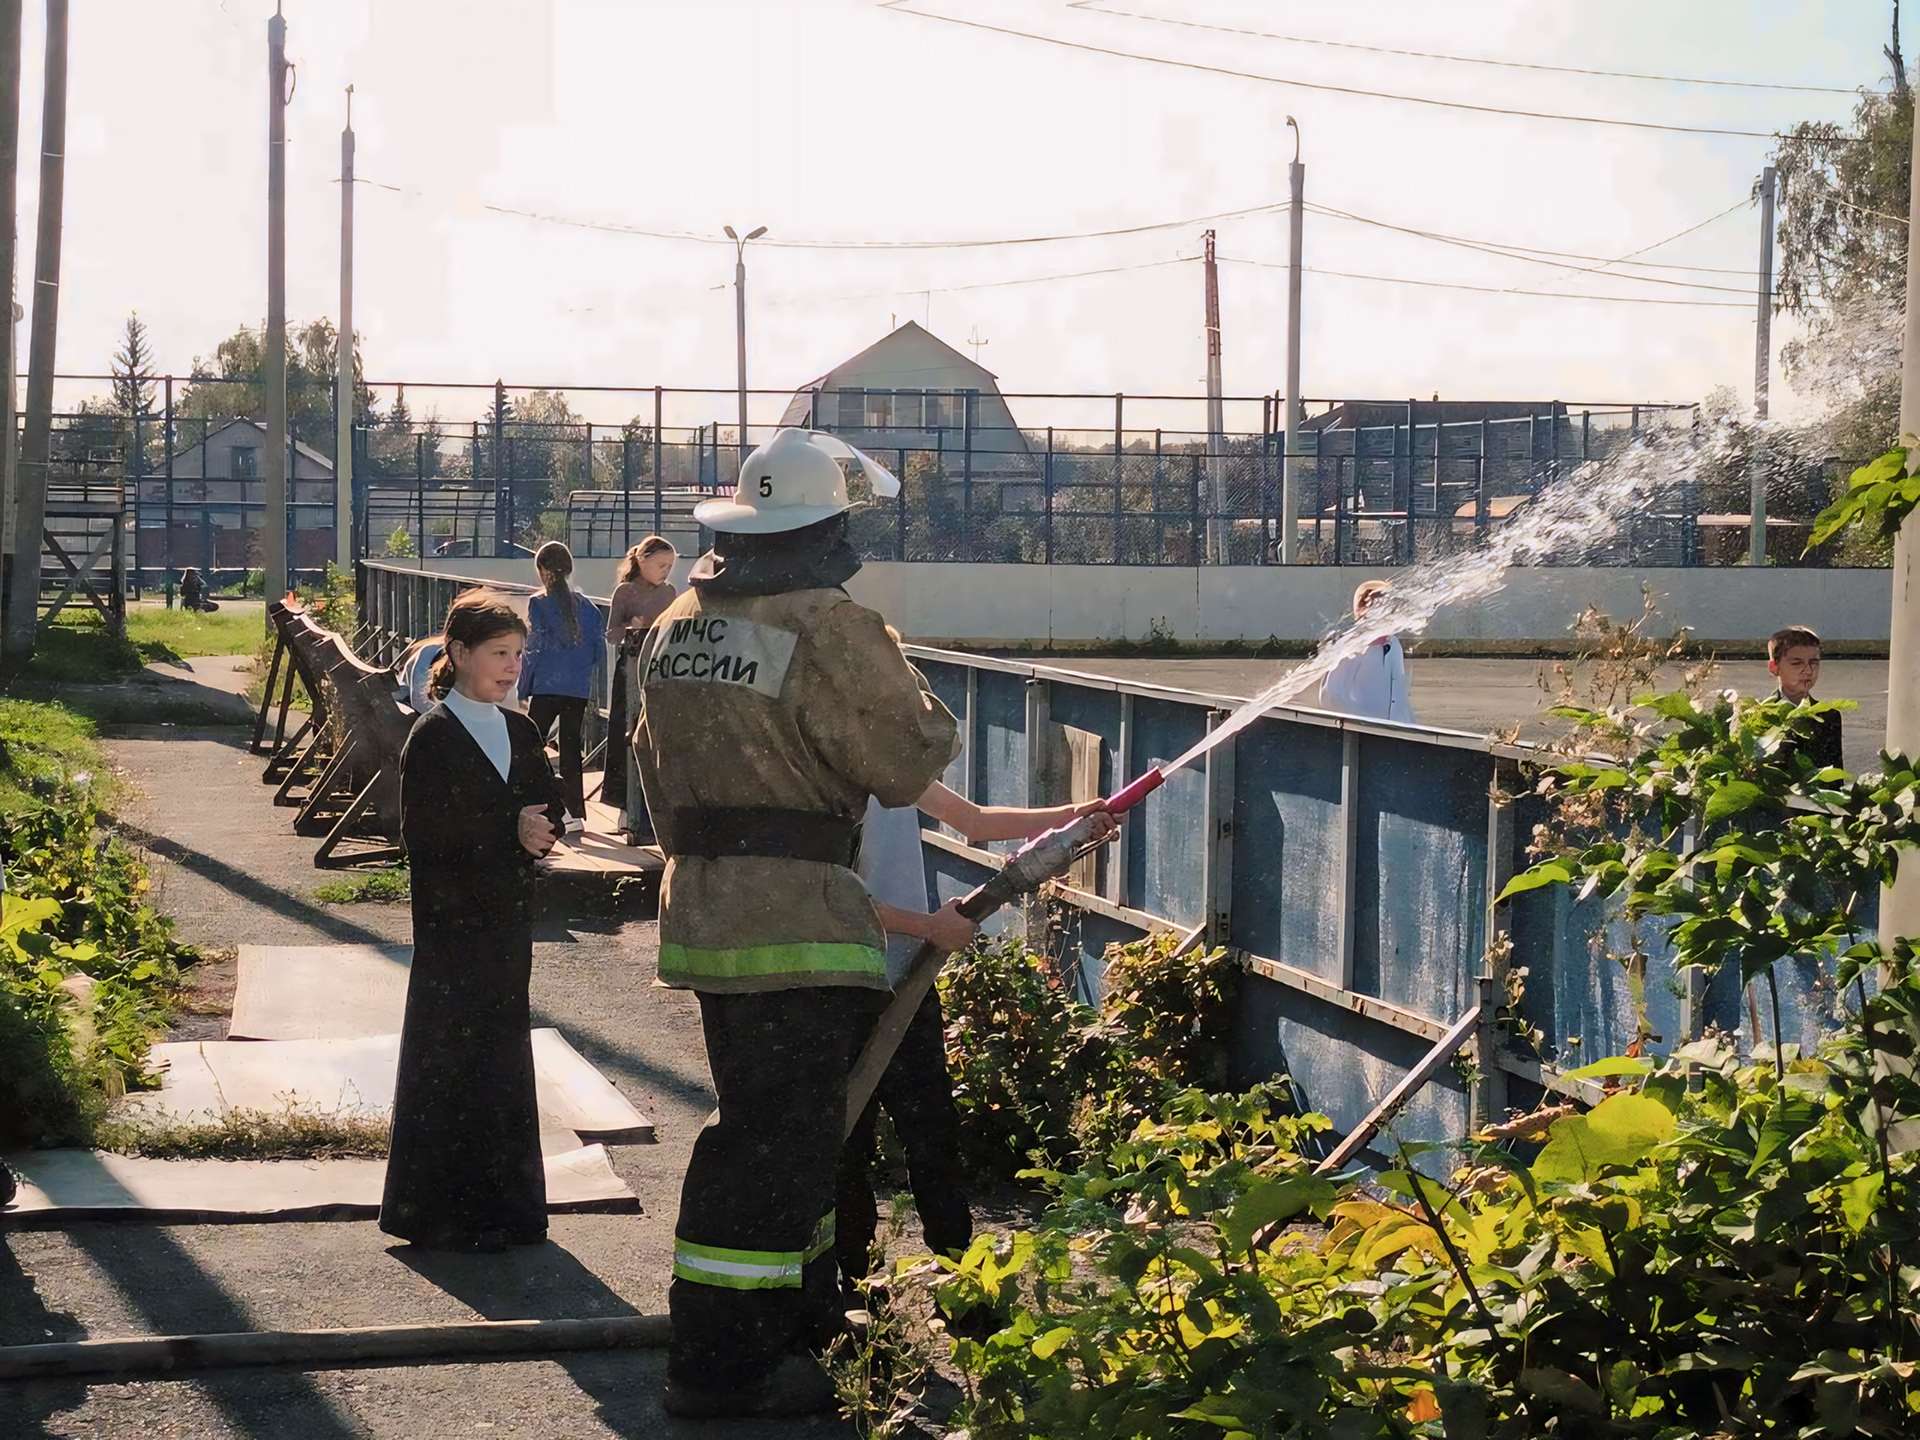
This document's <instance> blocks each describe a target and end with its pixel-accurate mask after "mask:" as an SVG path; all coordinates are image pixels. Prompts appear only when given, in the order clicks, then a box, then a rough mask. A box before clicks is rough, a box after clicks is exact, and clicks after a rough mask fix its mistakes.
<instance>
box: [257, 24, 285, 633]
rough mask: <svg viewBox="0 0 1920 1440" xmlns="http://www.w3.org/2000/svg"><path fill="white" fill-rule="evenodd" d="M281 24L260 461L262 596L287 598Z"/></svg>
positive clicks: (273, 48)
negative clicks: (263, 432)
mask: <svg viewBox="0 0 1920 1440" xmlns="http://www.w3.org/2000/svg"><path fill="white" fill-rule="evenodd" d="M287 70H288V66H287V22H286V19H285V17H284V16H282V15H281V14H280V10H279V7H278V6H277V5H276V6H275V8H274V12H273V16H272V18H270V19H269V20H268V21H267V335H266V341H265V343H264V345H263V346H262V351H261V357H260V369H261V380H262V383H263V384H264V386H265V388H266V398H267V446H266V450H267V453H266V454H265V455H264V456H263V457H261V458H262V460H263V462H264V463H263V464H262V466H261V469H260V474H261V478H262V481H263V484H262V487H261V488H262V490H263V491H264V498H265V500H266V505H265V507H264V509H263V511H262V514H261V531H262V533H261V541H260V561H261V568H262V579H263V582H264V583H263V589H262V592H261V593H262V594H264V595H265V596H266V597H267V601H268V603H269V604H271V603H272V602H273V601H275V600H278V599H279V598H280V597H281V596H282V595H284V594H286V593H287Z"/></svg>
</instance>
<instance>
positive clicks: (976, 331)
mask: <svg viewBox="0 0 1920 1440" xmlns="http://www.w3.org/2000/svg"><path fill="white" fill-rule="evenodd" d="M992 343H993V342H992V341H991V340H989V339H987V337H986V336H984V335H982V334H981V333H980V327H979V326H978V325H969V326H968V327H967V345H968V347H969V348H970V349H971V350H972V351H973V363H974V364H976V365H978V364H979V363H980V352H981V351H982V350H984V349H986V347H987V346H989V345H991V344H992Z"/></svg>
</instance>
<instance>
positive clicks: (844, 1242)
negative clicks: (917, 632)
mask: <svg viewBox="0 0 1920 1440" xmlns="http://www.w3.org/2000/svg"><path fill="white" fill-rule="evenodd" d="M896 638H897V637H896ZM1105 803H1106V802H1105V801H1102V800H1090V801H1086V802H1084V803H1082V804H1079V805H1057V806H1053V807H1051V808H1043V809H1031V810H1028V809H1020V808H1017V807H1014V806H1003V805H976V804H974V803H973V802H972V801H971V800H968V799H967V798H966V797H965V796H963V795H960V794H957V793H955V792H954V791H952V790H949V789H948V788H947V787H946V786H945V785H942V784H941V783H940V782H939V781H938V780H936V781H934V782H933V784H931V785H929V786H928V787H927V789H926V793H925V794H923V795H922V796H921V797H920V799H919V801H918V802H917V803H915V804H913V805H901V806H891V807H890V806H886V805H882V804H881V803H880V801H879V800H878V799H877V798H875V797H873V796H869V797H868V798H867V815H866V820H865V822H864V824H863V825H862V826H861V833H860V853H859V857H858V860H857V862H856V863H857V865H858V870H859V875H860V878H861V880H862V881H863V882H865V884H866V887H867V893H868V895H869V896H871V897H872V900H873V907H874V910H875V911H876V912H877V913H878V914H879V916H880V924H881V925H882V927H883V928H884V929H885V930H886V932H887V981H888V983H889V984H891V985H898V984H900V982H901V981H903V980H904V979H906V976H907V972H908V970H909V969H910V968H911V967H912V964H913V959H914V956H915V955H917V954H918V953H919V950H920V942H921V941H923V940H931V941H933V942H934V943H936V944H937V945H939V946H940V948H941V949H943V950H946V951H949V952H951V951H957V950H964V949H966V947H967V945H968V944H969V943H970V942H971V941H972V939H973V935H974V926H973V922H972V921H971V920H968V919H967V918H966V916H964V915H962V914H960V912H959V911H958V910H957V909H956V908H955V906H954V902H951V901H949V902H948V903H947V904H945V905H942V906H939V907H938V908H934V906H933V904H932V896H931V895H930V894H929V893H928V886H927V871H926V861H925V859H924V858H923V855H922V850H921V840H920V812H921V811H923V810H924V811H925V812H926V813H927V814H929V815H931V816H932V817H933V818H934V819H936V820H938V821H940V822H941V823H942V824H946V825H951V826H952V827H953V828H954V829H956V830H958V831H959V832H960V833H961V834H962V835H964V836H966V838H967V839H968V840H969V841H972V842H973V843H975V844H979V843H981V842H984V841H987V840H1019V839H1025V838H1026V837H1027V836H1029V835H1038V834H1039V833H1040V832H1041V831H1043V830H1051V829H1052V828H1053V827H1054V826H1056V825H1064V824H1066V823H1067V822H1069V821H1071V820H1077V819H1078V818H1080V816H1082V815H1092V814H1099V813H1100V807H1101V806H1102V805H1104V804H1105ZM1102 819H1103V821H1104V823H1103V824H1101V825H1100V826H1099V827H1098V829H1099V833H1100V838H1102V839H1107V838H1110V837H1111V836H1112V835H1113V834H1114V833H1115V831H1116V830H1117V829H1118V828H1119V822H1117V821H1115V820H1114V819H1113V818H1112V817H1111V816H1103V817H1102ZM929 912H931V913H929ZM878 1013H879V1011H878V1008H876V1010H875V1015H876V1017H877V1016H878ZM881 1108H884V1109H885V1110H886V1111H887V1113H888V1114H889V1115H890V1116H891V1117H892V1118H893V1123H894V1129H895V1131H896V1133H898V1135H899V1136H900V1140H901V1143H902V1144H903V1146H904V1147H905V1149H906V1152H907V1179H908V1184H909V1186H910V1188H911V1189H912V1191H913V1197H914V1202H915V1204H916V1206H917V1207H918V1209H919V1212H920V1224H921V1228H922V1231H923V1232H924V1237H925V1240H926V1244H927V1247H928V1248H929V1249H930V1250H934V1251H936V1252H939V1253H941V1254H949V1255H958V1254H961V1253H962V1252H964V1251H965V1250H966V1248H967V1246H968V1245H969V1244H970V1243H971V1242H972V1240H973V1212H972V1211H971V1210H970V1209H969V1208H968V1204H967V1185H966V1175H965V1173H964V1171H963V1170H962V1167H961V1159H960V1133H959V1132H960V1116H959V1112H958V1111H957V1110H956V1109H955V1108H954V1101H953V1081H952V1080H951V1079H950V1078H949V1077H948V1074H947V1052H946V1021H945V1017H944V1016H943V1015H942V1014H941V1013H940V996H939V992H937V991H929V992H928V994H927V998H926V999H925V1000H924V1001H922V1002H921V1005H920V1009H919V1010H918V1011H917V1012H916V1013H915V1014H914V1017H913V1023H912V1024H911V1025H910V1026H908V1028H907V1033H906V1034H905V1035H904V1036H903V1037H901V1041H900V1048H899V1050H897V1051H896V1052H895V1053H894V1057H893V1063H892V1064H890V1065H889V1066H888V1067H887V1070H886V1073H885V1075H883V1076H882V1077H881V1080H880V1088H879V1090H878V1091H877V1092H876V1094H875V1095H874V1098H873V1099H872V1100H870V1101H869V1102H868V1103H867V1108H866V1112H865V1113H864V1114H863V1115H861V1117H860V1123H859V1124H858V1125H856V1126H855V1127H854V1130H853V1134H852V1135H851V1136H849V1137H848V1139H847V1143H846V1148H845V1149H844V1151H843V1152H842V1154H841V1157H840V1169H839V1177H838V1195H837V1198H836V1200H835V1207H834V1208H835V1233H834V1251H835V1255H836V1257H837V1258H838V1260H839V1262H840V1274H841V1278H842V1285H843V1288H844V1289H845V1290H846V1291H847V1292H848V1298H849V1299H850V1300H852V1301H854V1302H855V1303H864V1302H861V1301H860V1299H859V1296H858V1294H857V1289H856V1287H857V1286H858V1285H860V1284H861V1283H862V1282H864V1281H865V1280H866V1278H867V1271H868V1270H869V1268H870V1258H871V1251H872V1248H873V1238H874V1234H875V1232H876V1230H877V1229H878V1225H879V1212H878V1209H877V1207H876V1205H875V1202H874V1193H873V1180H872V1174H871V1171H872V1165H873V1156H874V1149H875V1145H874V1127H875V1125H876V1123H877V1122H878V1118H879V1117H878V1111H879V1109H881Z"/></svg>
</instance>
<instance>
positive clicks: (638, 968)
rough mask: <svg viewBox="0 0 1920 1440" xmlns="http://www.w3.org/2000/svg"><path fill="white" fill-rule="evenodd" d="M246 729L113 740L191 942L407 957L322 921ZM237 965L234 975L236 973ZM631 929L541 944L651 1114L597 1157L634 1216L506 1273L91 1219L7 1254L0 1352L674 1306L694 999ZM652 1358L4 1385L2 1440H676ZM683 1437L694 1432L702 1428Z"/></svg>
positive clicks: (556, 1007)
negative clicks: (481, 1439) (192, 1335)
mask: <svg viewBox="0 0 1920 1440" xmlns="http://www.w3.org/2000/svg"><path fill="white" fill-rule="evenodd" d="M245 741H246V734H245V732H243V731H242V730H240V729H238V728H218V729H200V730H184V729H175V728H172V727H164V728H157V727H156V728H146V729H134V730H128V731H124V732H122V733H120V734H119V735H117V736H115V737H113V738H111V739H110V741H109V745H108V748H109V751H110V753H111V755H112V757H113V760H114V762H115V764H116V765H118V766H120V767H122V768H124V770H125V771H126V772H127V775H128V778H129V779H130V780H131V781H132V782H133V787H137V790H138V792H139V793H138V798H136V799H133V800H131V801H129V802H128V803H126V804H124V805H123V806H122V809H123V812H124V813H123V815H122V823H123V826H124V828H125V829H126V831H127V833H128V834H129V835H130V836H131V837H132V838H134V839H136V840H138V841H139V842H140V843H141V844H143V845H145V846H146V847H147V848H148V849H149V850H150V851H151V852H152V855H153V857H154V873H155V880H156V885H157V887H158V890H159V895H160V901H161V904H162V905H163V907H164V908H165V909H166V910H167V911H168V912H169V913H170V914H172V915H173V916H175V917H176V919H177V921H178V922H179V926H180V931H181V934H182V936H183V938H185V939H187V940H190V941H192V942H193V943H195V944H198V945H203V946H207V947H212V948H216V949H221V950H228V949H231V947H234V946H236V945H238V944H240V943H242V942H253V943H275V944H323V943H328V942H330V941H368V942H372V941H393V940H398V941H405V940H408V939H410V938H411V934H410V930H411V926H410V923H409V919H408V915H407V910H406V907H405V906H403V905H402V906H381V905H352V906H323V905H320V904H317V903H316V902H315V901H314V900H313V898H312V891H313V888H314V886H315V885H317V884H319V883H321V882H322V881H323V880H324V879H326V878H328V877H327V876H326V875H325V874H324V873H323V872H320V871H317V870H315V869H314V868H313V865H312V854H313V849H314V843H315V842H313V841H311V840H304V839H300V838H298V837H296V836H295V835H294V834H293V833H292V827H291V821H292V814H293V812H292V811H291V810H286V809H276V808H275V807H274V806H273V805H272V804H271V798H272V792H271V791H270V790H269V789H268V788H267V787H266V786H264V785H262V784H261V783H260V779H259V776H260V770H261V766H262V762H261V760H260V759H259V758H258V757H256V756H252V755H249V754H248V753H247V752H246V749H245ZM227 964H228V965H229V967H230V962H227ZM654 976H655V927H654V925H653V923H652V921H650V920H643V919H627V920H619V919H596V920H591V921H587V920H579V921H573V922H568V921H565V920H559V921H549V922H547V923H545V924H543V925H542V926H541V927H540V929H539V930H538V932H537V938H536V946H535V952H534V972H533V1006H534V1016H535V1023H536V1024H540V1025H555V1026H558V1027H559V1028H560V1029H561V1030H562V1031H564V1032H565V1033H566V1035H567V1037H568V1039H570V1040H571V1041H572V1042H573V1044H574V1045H575V1047H576V1048H578V1049H579V1050H580V1051H581V1053H582V1054H584V1055H586V1056H587V1057H588V1058H589V1059H590V1060H592V1061H593V1062H594V1063H595V1064H596V1065H598V1066H599V1067H600V1069H601V1070H602V1071H603V1073H605V1074H606V1075H607V1077H608V1078H609V1079H610V1080H611V1081H612V1082H613V1083H614V1084H615V1085H617V1086H618V1087H619V1088H620V1090H621V1091H622V1093H624V1094H625V1095H626V1096H628V1098H630V1099H631V1100H632V1101H633V1102H634V1103H635V1104H636V1105H638V1106H639V1107H640V1109H641V1110H643V1111H645V1112H646V1113H647V1114H649V1115H650V1116H652V1117H653V1120H654V1123H655V1126H656V1131H657V1134H658V1137H659V1138H658V1140H657V1142H656V1143H654V1144H651V1145H629V1146H614V1147H609V1148H610V1150H611V1153H612V1155H613V1161H614V1165H615V1168H616V1169H618V1171H619V1172H620V1174H621V1175H622V1177H623V1178H624V1179H626V1181H627V1182H628V1183H629V1184H630V1185H631V1186H632V1187H633V1189H634V1191H635V1193H636V1194H637V1195H638V1196H639V1197H640V1202H641V1204H642V1206H643V1207H644V1213H643V1214H640V1215H637V1216H634V1215H599V1216H596V1215H576V1216H555V1217H553V1220H552V1225H551V1230H550V1243H549V1244H547V1245H546V1246H544V1247H542V1248H540V1249H536V1250H531V1251H523V1252H514V1253H511V1254H509V1255H507V1256H504V1257H499V1256H489V1257H441V1258H439V1259H438V1260H436V1261H435V1262H433V1263H432V1264H430V1265H429V1264H427V1263H426V1262H417V1263H416V1262H411V1261H409V1260H408V1259H407V1258H405V1257H404V1256H403V1253H402V1251H401V1249H400V1248H399V1247H396V1246H394V1245H393V1244H392V1243H391V1242H390V1241H389V1240H388V1238H387V1237H386V1236H384V1235H382V1234H381V1233H380V1232H379V1230H378V1229H377V1228H376V1227H375V1226H374V1224H373V1223H372V1222H371V1221H358V1222H341V1223H331V1224H276V1225H230V1226H219V1225H205V1226H149V1225H137V1224H126V1223H117V1224H82V1225H75V1226H73V1227H71V1228H69V1229H66V1230H62V1231H49V1232H19V1233H8V1234H5V1235H3V1236H0V1344H29V1343H34V1342H38V1341H45V1340H55V1339H69V1338H79V1337H85V1336H91V1337H96V1338H97V1337H110V1336H128V1335H143V1334H145V1335H151V1334H165V1333H180V1332H190V1331H192V1332H207V1331H223V1330H243V1329H262V1328H312V1327H321V1326H339V1325H368V1324H402V1323H409V1322H424V1321H432V1320H446V1319H474V1318H483V1317H484V1318H491V1319H504V1318H514V1317H558V1316H592V1315H604V1314H617V1313H627V1312H633V1311H638V1312H656V1311H660V1310H663V1309H664V1308H665V1298H666V1282H667V1278H668V1267H669V1263H670V1256H671V1245H672V1233H673V1223H674V1218H675V1214H676V1211H677V1208H678V1197H679V1181H680V1175H681V1172H682V1171H683V1169H684V1168H685V1165H686V1159H687V1154H688V1151H689V1149H690V1148H691V1145H692V1142H693V1137H694V1135H695V1134H696V1132H697V1131H698V1129H699V1127H700V1125H701V1124H702V1123H704V1121H705V1119H706V1116H707V1114H708V1111H709V1110H710V1108H711V1105H712V1093H711V1090H710V1089H709V1082H708V1077H707V1069H706V1062H705V1057H704V1051H703V1047H702V1045H701V1040H700V1030H699V1013H698V1009H697V1007H696V1005H695V1002H694V1001H693V999H692V997H691V996H689V995H687V994H685V993H683V992H679V991H672V990H665V989H661V988H659V987H656V986H655V985H654V983H653V981H654ZM224 986H225V988H224V990H223V979H222V976H221V974H220V973H219V969H218V966H215V967H213V969H212V971H211V973H209V974H206V975H202V976H201V977H199V983H198V985H197V989H196V993H197V994H198V995H199V996H200V997H201V998H202V1000H207V999H211V1000H212V1001H214V1002H215V1003H214V1004H212V1005H210V1006H205V1007H203V1008H208V1009H212V1010H213V1011H214V1012H215V1013H212V1014H205V1015H200V1016H189V1017H185V1019H183V1022H182V1025H181V1027H180V1030H181V1033H182V1034H183V1035H195V1036H205V1037H207V1038H217V1037H218V1036H221V1035H224V1034H225V1019H224V1014H223V1013H222V1006H221V1005H220V1004H219V1001H220V997H221V996H222V995H223V994H224V995H225V996H227V998H228V1000H229V1001H230V993H231V978H230V971H229V974H228V975H227V976H226V977H225V979H224ZM662 1363H663V1358H662V1356H660V1355H659V1354H644V1353H602V1354H593V1355H582V1356H577V1357H566V1358H562V1359H558V1360H541V1361H528V1362H496V1363H490V1364H486V1365H425V1366H412V1367H406V1368H394V1369H359V1370H335V1371H315V1372H301V1371H296V1370H286V1369H280V1370H271V1371H251V1372H249V1371H234V1372H229V1373H226V1374H219V1375H206V1376H194V1377H188V1378H182V1379H177V1380H165V1381H145V1382H141V1383H138V1384H126V1385H109V1384H85V1383H81V1382H78V1381H72V1382H59V1383H35V1384H31V1385H16V1384H9V1383H7V1382H0V1436H5V1437H8V1440H16V1437H38V1436H88V1437H93V1440H122V1437H124V1440H160V1437H174V1436H193V1437H200V1436H221V1437H225V1436H259V1437H275V1440H281V1437H286V1440H293V1437H298V1440H345V1437H349V1436H352V1437H361V1436H366V1437H381V1440H385V1437H393V1440H401V1437H405V1440H414V1437H419V1436H423V1435H433V1436H454V1435H460V1436H467V1435H485V1436H489V1437H501V1436H540V1437H575V1436H582V1437H585V1436H622V1437H652V1436H667V1435H675V1434H680V1433H682V1430H683V1428H684V1427H679V1426H677V1425H676V1424H675V1423H674V1422H670V1421H668V1420H667V1419H666V1417H665V1416H664V1415H663V1414H662V1412H661V1411H660V1409H659V1402H658V1396H659V1393H660V1388H661V1383H662ZM686 1433H692V1434H697V1433H704V1432H701V1431H700V1430H698V1429H697V1428H695V1429H692V1430H687V1431H686ZM727 1433H728V1434H729V1435H730V1436H734V1435H737V1436H740V1437H757V1436H762V1435H764V1436H768V1437H772V1436H781V1437H793V1440H803V1437H813V1436H829V1435H833V1436H837V1435H841V1434H844V1433H848V1432H847V1431H845V1430H844V1428H843V1427H842V1426H840V1425H838V1424H833V1423H826V1422H820V1423H814V1424H806V1425H797V1424H790V1423H787V1424H780V1425H769V1426H743V1427H734V1428H732V1429H730V1430H728V1431H727Z"/></svg>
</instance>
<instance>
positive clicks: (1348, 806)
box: [1334, 730, 1360, 990]
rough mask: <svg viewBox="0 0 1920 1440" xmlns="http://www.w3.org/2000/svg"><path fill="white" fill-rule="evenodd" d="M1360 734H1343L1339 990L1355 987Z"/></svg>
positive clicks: (1338, 941) (1338, 902) (1341, 743)
mask: <svg viewBox="0 0 1920 1440" xmlns="http://www.w3.org/2000/svg"><path fill="white" fill-rule="evenodd" d="M1359 802H1360V737H1359V736H1357V735H1356V734H1354V732H1353V731H1351V730H1348V731H1345V732H1343V733H1342V734H1341V736H1340V832H1339V843H1340V893H1339V895H1338V896H1337V897H1336V898H1335V900H1334V903H1335V904H1336V905H1338V906H1339V907H1340V909H1339V913H1338V914H1337V916H1336V917H1335V918H1336V920H1337V922H1338V925H1337V929H1336V934H1337V937H1338V938H1337V940H1336V942H1335V943H1336V945H1337V946H1338V953H1339V962H1340V987H1339V988H1340V989H1342V990H1351V989H1352V988H1353V931H1354V924H1355V916H1354V913H1353V905H1354V899H1353V875H1354V862H1355V860H1356V858H1357V852H1358V848H1359V846H1358V836H1359V830H1360V804H1359Z"/></svg>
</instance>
